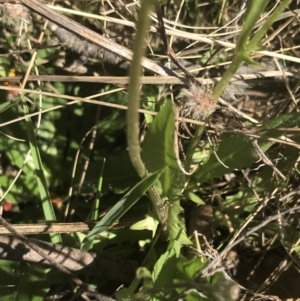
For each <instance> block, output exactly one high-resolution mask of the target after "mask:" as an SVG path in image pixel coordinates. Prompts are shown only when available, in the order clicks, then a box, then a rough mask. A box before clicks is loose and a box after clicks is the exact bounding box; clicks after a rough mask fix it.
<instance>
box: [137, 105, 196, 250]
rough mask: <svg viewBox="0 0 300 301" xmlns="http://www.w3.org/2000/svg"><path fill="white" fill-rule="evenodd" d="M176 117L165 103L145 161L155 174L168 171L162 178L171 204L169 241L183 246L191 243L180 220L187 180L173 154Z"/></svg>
mask: <svg viewBox="0 0 300 301" xmlns="http://www.w3.org/2000/svg"><path fill="white" fill-rule="evenodd" d="M174 131H175V115H174V108H173V106H172V103H171V102H166V104H165V105H164V106H163V107H162V109H161V110H160V112H159V113H158V115H157V116H156V117H155V119H154V121H153V122H152V124H151V126H150V128H149V130H148V132H147V135H146V137H145V140H144V143H143V153H142V157H143V160H144V163H145V165H146V168H147V170H149V171H150V172H151V171H152V172H154V171H156V170H159V169H162V168H165V171H164V173H163V174H162V176H161V177H160V179H159V180H160V183H161V187H162V194H163V196H165V197H167V198H168V202H169V203H170V207H169V219H168V229H169V234H170V239H177V240H179V241H180V242H181V243H183V244H189V243H191V242H190V240H189V239H188V238H187V235H186V233H185V232H186V231H185V223H184V221H183V220H181V219H180V218H179V214H180V213H181V212H182V208H181V206H180V198H181V197H182V190H183V187H184V181H185V177H184V174H183V172H182V171H181V170H180V168H179V166H178V162H177V159H176V154H175V151H174V135H176V134H174Z"/></svg>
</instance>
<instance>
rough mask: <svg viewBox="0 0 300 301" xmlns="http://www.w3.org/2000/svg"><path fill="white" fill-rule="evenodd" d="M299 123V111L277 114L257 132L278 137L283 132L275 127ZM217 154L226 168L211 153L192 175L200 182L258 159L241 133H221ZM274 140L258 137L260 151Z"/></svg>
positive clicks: (245, 165)
mask: <svg viewBox="0 0 300 301" xmlns="http://www.w3.org/2000/svg"><path fill="white" fill-rule="evenodd" d="M299 125H300V115H299V113H291V114H285V115H281V116H278V117H276V118H274V119H272V120H267V121H265V122H264V123H263V125H262V128H263V130H261V131H260V132H259V134H260V135H261V136H263V137H266V138H268V137H274V138H276V137H277V138H278V137H280V136H281V135H283V134H284V133H283V132H282V131H278V130H276V127H279V126H281V127H295V126H299ZM220 140H221V143H220V145H219V148H218V151H217V155H218V157H219V159H220V161H221V162H223V164H225V165H226V166H228V167H229V168H226V167H225V166H224V165H222V164H221V163H220V162H219V160H218V159H217V158H216V157H215V156H214V155H213V154H211V156H210V158H209V160H207V161H206V162H205V163H204V164H203V165H202V166H201V167H200V168H199V170H198V171H197V172H196V173H195V174H194V177H195V178H196V179H197V180H198V181H201V182H204V181H207V180H209V179H212V178H215V177H221V176H223V175H224V174H226V173H229V172H230V171H231V170H233V169H235V168H236V169H242V168H244V167H247V166H249V165H250V164H251V163H252V162H253V161H254V160H256V159H258V157H259V156H258V154H257V152H256V150H255V149H254V147H253V145H252V142H251V139H250V138H249V137H246V136H245V135H243V134H239V133H238V134H232V133H223V134H222V135H221V137H220ZM274 143H275V142H274V141H268V140H266V139H259V140H258V144H259V146H260V148H261V150H262V151H264V152H265V151H267V150H268V149H269V148H270V147H271V146H272V145H273V144H274Z"/></svg>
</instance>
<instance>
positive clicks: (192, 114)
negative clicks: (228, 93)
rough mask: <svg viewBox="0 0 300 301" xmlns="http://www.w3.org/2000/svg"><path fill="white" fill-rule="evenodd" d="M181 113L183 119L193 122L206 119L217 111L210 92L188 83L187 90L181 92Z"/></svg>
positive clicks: (198, 85)
mask: <svg viewBox="0 0 300 301" xmlns="http://www.w3.org/2000/svg"><path fill="white" fill-rule="evenodd" d="M180 94H181V97H182V103H183V105H182V111H183V115H184V116H185V117H188V118H191V119H193V120H203V119H206V118H208V117H209V116H210V115H211V114H212V113H214V111H215V110H216V109H217V103H216V102H215V101H214V99H213V97H212V94H211V92H210V91H209V90H208V89H206V88H205V87H203V86H200V84H197V83H190V86H189V88H188V89H182V90H181V93H180Z"/></svg>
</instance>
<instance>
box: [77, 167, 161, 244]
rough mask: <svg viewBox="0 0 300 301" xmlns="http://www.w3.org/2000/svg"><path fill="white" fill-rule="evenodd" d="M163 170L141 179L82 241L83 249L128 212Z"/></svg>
mask: <svg viewBox="0 0 300 301" xmlns="http://www.w3.org/2000/svg"><path fill="white" fill-rule="evenodd" d="M161 173H162V171H157V172H156V173H153V174H151V175H150V176H148V177H147V178H145V179H143V180H141V181H140V182H139V183H138V184H137V185H136V186H135V187H133V188H132V189H131V190H130V191H129V192H128V193H126V195H125V196H124V197H123V198H122V199H121V200H120V201H119V202H117V204H116V205H115V206H113V208H111V209H110V210H109V211H108V213H107V214H106V215H105V216H104V217H103V218H102V219H101V221H100V222H99V223H98V224H97V225H96V226H95V227H94V228H93V230H91V231H90V232H89V233H88V234H87V236H86V237H85V239H84V240H83V242H82V245H81V248H82V250H88V249H89V247H90V246H91V243H92V242H93V240H94V238H95V236H96V235H98V234H99V233H101V232H103V231H105V230H107V229H108V228H109V227H110V226H111V225H112V224H113V223H114V222H116V221H117V220H118V219H119V218H120V217H121V216H122V215H123V214H124V213H126V212H127V211H128V210H129V209H130V208H131V207H132V206H133V205H134V204H135V203H136V202H137V201H138V200H139V199H140V198H141V197H142V196H143V195H144V194H145V193H146V192H147V190H149V188H150V187H151V186H152V185H153V183H154V182H155V181H157V179H158V178H159V176H160V175H161Z"/></svg>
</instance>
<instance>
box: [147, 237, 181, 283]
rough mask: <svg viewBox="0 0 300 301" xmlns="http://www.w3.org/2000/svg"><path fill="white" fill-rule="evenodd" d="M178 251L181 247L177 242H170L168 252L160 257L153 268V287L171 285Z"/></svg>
mask: <svg viewBox="0 0 300 301" xmlns="http://www.w3.org/2000/svg"><path fill="white" fill-rule="evenodd" d="M180 249H181V245H180V243H179V242H178V241H175V240H174V241H170V243H169V247H168V250H167V251H166V252H165V253H164V254H162V255H161V256H160V258H159V259H158V260H157V262H156V264H155V266H154V269H153V273H152V278H153V281H154V283H155V285H159V286H163V285H164V284H170V283H173V279H174V276H175V271H176V262H177V258H178V257H179V255H180Z"/></svg>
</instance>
